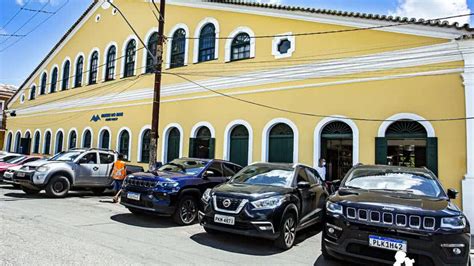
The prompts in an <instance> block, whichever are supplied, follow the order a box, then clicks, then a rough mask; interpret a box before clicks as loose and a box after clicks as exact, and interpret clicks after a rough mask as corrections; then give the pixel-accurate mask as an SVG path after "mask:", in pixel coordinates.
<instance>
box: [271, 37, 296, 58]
mask: <svg viewBox="0 0 474 266" xmlns="http://www.w3.org/2000/svg"><path fill="white" fill-rule="evenodd" d="M291 34H293V33H292V32H286V33H282V34H279V35H281V36H275V37H273V40H272V55H273V56H274V57H275V59H281V58H288V57H291V56H292V55H293V53H294V52H295V50H296V38H295V36H294V35H291ZM283 40H288V41H289V42H290V43H291V47H290V49H288V51H287V53H286V54H281V53H280V51H278V45H279V44H280V42H281V41H283Z"/></svg>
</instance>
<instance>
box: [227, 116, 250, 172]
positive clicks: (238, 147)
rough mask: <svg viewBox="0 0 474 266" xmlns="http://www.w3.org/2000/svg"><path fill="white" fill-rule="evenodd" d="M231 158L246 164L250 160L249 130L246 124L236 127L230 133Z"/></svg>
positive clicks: (237, 162)
mask: <svg viewBox="0 0 474 266" xmlns="http://www.w3.org/2000/svg"><path fill="white" fill-rule="evenodd" d="M229 146H230V154H229V160H230V161H231V162H233V163H236V164H238V165H242V166H245V165H247V164H248V161H249V158H248V157H249V156H248V155H249V131H248V130H247V128H246V127H245V126H244V125H238V126H236V127H234V128H233V129H232V131H231V133H230V145H229Z"/></svg>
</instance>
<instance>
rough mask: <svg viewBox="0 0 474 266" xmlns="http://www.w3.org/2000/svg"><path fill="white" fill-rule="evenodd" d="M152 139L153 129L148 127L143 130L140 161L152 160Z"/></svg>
mask: <svg viewBox="0 0 474 266" xmlns="http://www.w3.org/2000/svg"><path fill="white" fill-rule="evenodd" d="M150 141H151V130H150V129H146V130H145V131H143V133H142V136H141V143H140V160H139V161H140V162H141V163H149V162H150Z"/></svg>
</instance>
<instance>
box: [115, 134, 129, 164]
mask: <svg viewBox="0 0 474 266" xmlns="http://www.w3.org/2000/svg"><path fill="white" fill-rule="evenodd" d="M131 149H132V131H131V130H130V129H129V128H126V127H123V128H121V129H120V130H119V133H118V135H117V146H116V150H117V151H118V153H120V154H122V155H123V156H125V159H126V160H128V161H129V160H130V154H131Z"/></svg>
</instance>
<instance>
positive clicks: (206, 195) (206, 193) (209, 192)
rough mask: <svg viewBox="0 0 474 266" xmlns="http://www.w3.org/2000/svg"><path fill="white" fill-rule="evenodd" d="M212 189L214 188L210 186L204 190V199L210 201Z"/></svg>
mask: <svg viewBox="0 0 474 266" xmlns="http://www.w3.org/2000/svg"><path fill="white" fill-rule="evenodd" d="M211 191H212V190H211V189H210V188H208V189H206V191H204V193H203V194H202V201H204V202H209V200H210V199H211Z"/></svg>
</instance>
